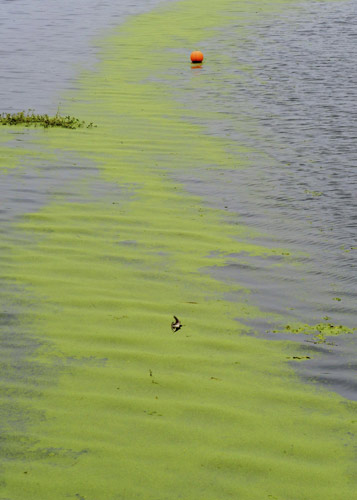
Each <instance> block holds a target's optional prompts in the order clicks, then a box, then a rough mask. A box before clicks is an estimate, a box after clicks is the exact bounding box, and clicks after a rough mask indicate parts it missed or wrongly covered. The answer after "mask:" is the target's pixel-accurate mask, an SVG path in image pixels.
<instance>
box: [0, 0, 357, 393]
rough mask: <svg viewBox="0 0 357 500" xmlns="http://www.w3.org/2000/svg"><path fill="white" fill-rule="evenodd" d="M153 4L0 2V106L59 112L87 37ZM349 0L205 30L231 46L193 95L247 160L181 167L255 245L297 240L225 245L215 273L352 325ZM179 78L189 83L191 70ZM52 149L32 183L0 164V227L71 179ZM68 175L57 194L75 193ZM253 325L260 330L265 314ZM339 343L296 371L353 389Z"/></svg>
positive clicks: (212, 128)
mask: <svg viewBox="0 0 357 500" xmlns="http://www.w3.org/2000/svg"><path fill="white" fill-rule="evenodd" d="M157 3H158V2H156V1H154V0H153V1H145V2H139V1H137V2H135V3H133V2H130V1H126V2H120V4H118V3H116V2H98V1H94V0H93V1H92V0H86V1H84V0H81V1H78V2H69V1H67V0H66V1H64V2H56V1H54V0H52V1H50V2H46V4H44V3H43V2H40V1H39V0H31V2H30V1H20V0H14V1H4V0H2V1H0V9H1V15H0V47H1V49H0V50H1V60H2V72H1V86H0V103H1V111H11V112H12V111H19V110H22V109H29V108H33V109H36V111H38V112H49V113H53V112H56V110H57V108H58V106H59V105H60V97H59V96H60V95H61V92H63V91H64V90H66V89H69V88H74V87H75V79H74V76H75V75H76V74H77V73H78V70H80V69H81V68H94V67H95V60H96V47H95V44H94V45H93V44H92V43H90V42H91V41H92V39H93V37H96V36H99V35H100V34H101V32H102V31H103V30H104V29H106V28H108V27H109V26H114V25H117V24H118V23H120V22H122V21H123V20H125V18H126V16H128V15H129V14H133V13H136V12H140V11H143V10H144V9H149V8H151V7H152V6H153V5H154V4H157ZM356 9H357V6H356V3H355V2H354V1H341V2H336V3H335V2H331V3H325V2H313V3H306V4H304V3H300V4H299V3H298V4H297V8H294V9H292V10H289V12H287V13H286V14H284V15H282V14H278V15H275V16H274V17H271V18H266V17H265V18H264V17H263V16H262V17H261V18H259V16H258V18H257V19H258V20H257V21H256V20H255V21H254V25H252V24H250V23H249V22H248V21H247V23H246V24H245V25H242V26H232V27H231V33H230V36H227V32H226V31H225V32H222V33H218V35H217V39H215V40H214V42H212V40H211V41H209V42H208V43H207V47H206V51H208V52H209V51H211V52H212V53H213V51H216V52H217V51H221V52H222V53H229V54H231V57H232V61H233V63H232V64H231V65H226V64H225V63H224V62H222V65H221V67H220V74H219V79H220V80H219V82H218V83H219V85H220V87H217V88H215V86H214V79H215V78H217V75H214V74H212V73H211V72H212V68H210V66H209V62H206V64H205V66H204V67H203V69H202V71H201V73H200V75H199V77H198V78H199V79H200V81H201V85H200V94H199V97H197V99H196V104H197V106H204V107H205V108H206V109H211V110H213V111H215V112H219V111H220V110H224V111H223V112H222V119H221V120H218V121H217V122H216V123H213V124H212V123H211V124H209V123H203V125H204V126H207V130H208V132H207V133H210V134H213V135H221V136H224V137H227V138H228V139H230V140H234V141H236V142H237V143H239V144H244V145H246V146H249V151H247V152H246V153H244V154H242V155H241V158H240V160H244V162H245V164H246V168H244V169H240V170H231V171H225V173H224V178H222V176H221V175H220V173H218V172H217V175H215V174H214V171H210V172H209V173H207V172H206V171H202V172H197V171H195V172H194V173H193V175H192V176H191V177H190V178H188V177H187V175H185V176H181V177H180V176H178V179H179V180H181V181H182V182H184V183H185V185H186V186H187V189H189V190H190V191H192V192H194V193H197V194H199V195H201V196H203V197H204V199H206V200H207V203H210V204H212V205H214V206H216V207H219V208H224V209H225V210H227V211H230V212H232V213H235V214H237V221H238V222H240V223H243V224H246V225H247V226H249V227H252V228H254V229H257V230H258V231H259V233H260V235H259V236H257V237H256V238H255V239H256V241H257V242H258V243H262V244H263V245H265V246H277V247H283V248H286V249H287V250H288V251H291V253H296V252H301V256H300V257H298V258H297V259H295V262H298V264H299V265H298V266H296V265H289V264H284V265H283V266H280V265H279V266H276V264H280V261H279V262H277V261H276V260H275V259H273V258H271V259H257V258H253V257H249V256H244V259H242V256H241V255H232V256H231V257H230V259H229V261H227V266H226V267H225V268H220V269H217V270H214V271H213V273H214V275H215V276H216V277H217V278H218V279H223V280H231V281H237V282H239V283H240V284H243V285H246V286H247V288H249V289H250V290H251V291H252V293H251V295H250V298H249V301H250V303H253V304H256V305H258V306H259V307H260V308H261V309H262V310H263V311H264V310H265V311H267V312H269V313H270V312H274V313H277V314H281V315H283V316H287V317H289V318H291V319H292V320H294V319H295V320H297V321H303V322H306V323H311V324H314V323H318V322H321V321H322V318H324V317H328V318H329V321H331V322H332V323H334V324H344V325H347V326H350V327H355V326H357V321H356V314H355V304H356V290H357V269H356V267H357V266H356V262H357V259H356V256H357V230H356V226H357V222H356V219H357V215H356V214H357V211H356V208H357V206H356V205H357V173H356V156H357V155H356V136H357V130H356V102H357V99H356V98H357V95H356V94H357V90H356V89H357V87H356V79H357V69H356V65H355V61H356V55H357V54H356V51H357V49H356V43H355V40H356V36H357V28H356V23H355V22H354V20H355V18H356ZM208 61H209V58H208ZM247 66H248V67H249V71H247ZM188 78H189V80H186V81H185V82H184V84H185V86H186V87H187V92H190V91H192V90H193V89H194V86H195V85H196V83H197V82H196V80H197V78H196V76H194V75H193V74H192V75H189V76H188ZM212 81H213V83H212ZM222 84H224V89H225V91H224V92H219V89H220V88H221V87H222ZM192 119H193V120H194V117H193V118H192ZM29 134H30V132H29ZM61 161H62V164H63V168H62V169H61V171H60V173H59V171H58V169H57V168H56V165H52V166H51V167H49V168H48V169H47V174H48V175H47V174H46V175H45V176H43V175H42V174H41V183H40V184H39V175H38V173H37V171H36V168H35V167H33V168H28V169H27V170H26V172H23V173H10V174H8V175H6V176H5V175H3V176H2V178H1V184H0V196H1V199H2V201H3V204H4V205H5V209H2V211H1V218H2V222H4V225H5V226H6V222H9V221H10V220H13V218H16V217H18V216H19V215H21V213H25V212H26V211H31V210H37V209H38V208H39V207H40V206H41V205H43V204H44V203H46V202H47V201H48V197H49V196H55V195H57V194H58V193H59V192H60V191H61V189H62V187H63V186H65V185H66V186H68V183H67V180H68V178H71V176H72V173H71V171H72V169H71V166H72V164H73V162H75V161H76V159H75V158H67V159H62V160H61ZM42 171H43V170H42ZM76 173H77V174H76V175H77V176H79V177H80V176H81V172H80V170H79V169H78V168H77V169H76ZM83 175H84V174H83ZM85 175H86V176H87V175H88V170H86V173H85ZM96 175H97V174H96V169H95V167H93V170H92V171H89V177H90V179H89V180H88V182H89V183H90V184H91V185H92V186H93V189H95V190H96V196H100V195H101V192H102V191H103V193H104V192H105V191H106V189H107V188H108V187H104V186H103V189H102V191H101V187H100V185H99V184H98V182H97V181H98V179H97V178H96ZM79 177H78V178H79ZM73 181H74V184H72V187H71V188H70V190H69V191H66V195H67V196H69V197H71V196H74V197H78V196H80V195H78V194H77V191H76V187H75V182H76V179H74V178H73ZM66 189H67V187H66ZM76 199H77V198H76ZM5 226H3V227H5ZM227 298H228V299H229V300H237V297H234V296H232V297H227ZM337 298H338V299H341V300H336V299H337ZM248 326H250V327H253V328H254V330H255V331H258V332H259V333H260V334H261V335H266V332H267V331H269V329H271V328H273V326H274V324H273V322H271V323H269V321H268V320H264V321H262V322H261V323H259V324H249V325H248ZM268 335H269V334H268ZM296 340H297V341H298V342H303V343H304V342H305V339H304V338H303V337H297V338H296ZM335 343H336V344H337V345H336V346H331V345H315V346H312V345H311V344H306V348H307V349H314V350H315V351H317V352H319V354H320V357H319V358H317V359H314V360H311V363H310V364H309V365H308V366H306V364H305V365H304V368H303V369H302V368H301V369H300V371H301V373H302V376H303V377H304V378H305V379H306V380H311V379H312V380H314V381H315V382H316V381H318V382H320V383H324V384H327V385H328V387H330V388H332V389H334V390H336V391H338V392H339V393H340V394H342V395H344V396H345V397H348V398H351V399H356V398H357V381H356V375H355V359H356V354H357V344H356V341H355V340H353V338H352V337H348V338H344V339H342V338H336V339H335ZM299 366H300V365H299Z"/></svg>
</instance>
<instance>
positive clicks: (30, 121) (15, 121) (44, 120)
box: [0, 109, 95, 129]
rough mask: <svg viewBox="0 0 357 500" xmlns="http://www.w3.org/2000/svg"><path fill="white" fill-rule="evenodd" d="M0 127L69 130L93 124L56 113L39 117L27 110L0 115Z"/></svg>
mask: <svg viewBox="0 0 357 500" xmlns="http://www.w3.org/2000/svg"><path fill="white" fill-rule="evenodd" d="M0 124H1V125H24V126H25V127H30V126H31V125H33V126H35V127H37V126H39V127H44V128H50V127H62V128H69V129H76V128H92V127H93V126H95V125H93V123H89V124H86V123H85V122H84V121H81V120H79V119H78V118H75V117H74V116H69V115H67V116H61V115H60V113H59V112H58V111H57V113H56V114H55V115H54V116H48V115H47V114H45V115H39V114H36V113H35V112H34V111H33V110H31V109H29V110H28V111H27V112H26V111H19V112H18V113H1V115H0Z"/></svg>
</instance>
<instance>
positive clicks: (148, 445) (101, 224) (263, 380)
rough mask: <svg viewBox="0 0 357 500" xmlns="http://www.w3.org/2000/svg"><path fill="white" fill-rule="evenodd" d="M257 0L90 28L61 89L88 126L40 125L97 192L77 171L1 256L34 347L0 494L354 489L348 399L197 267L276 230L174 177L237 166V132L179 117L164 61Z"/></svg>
mask: <svg viewBox="0 0 357 500" xmlns="http://www.w3.org/2000/svg"><path fill="white" fill-rule="evenodd" d="M288 5H289V2H281V1H276V2H275V1H271V2H260V3H259V12H260V15H261V13H262V12H263V13H264V15H270V14H271V13H272V12H273V11H274V9H281V8H284V7H285V6H288ZM261 9H263V10H261ZM256 10H257V7H256V5H255V4H251V3H248V2H244V1H234V2H233V1H227V0H224V1H222V2H219V3H217V2H213V1H208V2H207V1H205V2H203V1H201V0H193V1H189V2H188V1H185V2H181V3H178V4H172V5H170V6H169V7H168V8H162V9H158V10H156V11H154V12H152V13H149V14H145V15H141V16H137V17H135V18H133V19H132V20H131V21H130V22H128V23H127V24H126V25H125V26H124V27H123V28H121V29H120V30H118V32H117V33H114V34H113V35H112V36H111V37H109V38H107V39H106V40H105V41H103V42H102V43H101V48H102V49H101V50H102V53H101V57H102V62H101V63H100V65H99V67H98V72H95V73H91V74H88V75H86V76H85V77H84V78H83V80H82V90H81V92H80V93H79V94H77V95H75V96H72V98H73V99H75V101H74V102H72V103H71V102H70V101H69V104H68V108H69V109H68V111H69V112H70V113H71V114H74V115H75V116H81V117H82V116H83V118H84V119H85V120H86V121H88V122H91V121H93V122H95V123H96V124H97V125H98V128H96V129H93V130H86V129H83V130H82V129H80V130H76V131H66V130H51V131H50V132H43V136H42V137H41V135H40V134H39V133H38V134H37V136H36V137H37V139H36V144H37V146H38V145H41V147H42V148H43V149H44V150H45V151H46V154H51V153H52V154H54V153H56V154H57V156H59V157H62V155H63V157H67V155H68V154H72V155H76V156H77V157H78V158H79V159H80V162H81V163H80V167H79V166H78V168H81V169H83V168H85V167H87V166H89V165H92V163H93V162H95V163H96V165H97V166H98V168H99V178H100V180H101V182H102V183H105V185H106V186H107V193H106V194H104V195H102V196H101V197H96V196H94V195H93V194H91V191H90V190H88V189H87V188H88V184H87V180H86V179H83V181H82V182H81V183H80V185H79V187H78V190H79V191H81V193H82V195H83V193H85V194H86V201H85V202H84V201H83V198H82V199H81V201H76V200H73V199H70V198H69V197H68V196H66V195H65V194H63V193H62V194H61V193H60V194H58V195H57V196H54V197H53V199H52V200H51V203H49V204H48V205H47V206H45V207H44V208H42V209H41V210H39V211H37V212H35V213H32V214H28V215H26V216H24V217H23V218H22V220H21V222H20V223H18V224H17V225H16V226H15V227H14V228H13V235H14V239H13V240H10V241H9V244H8V246H9V250H8V251H7V253H6V260H5V262H4V266H3V270H4V274H5V275H6V277H7V280H8V282H11V283H16V286H17V288H22V289H23V290H24V291H26V294H25V295H24V296H25V297H27V305H29V304H28V302H29V299H28V297H31V298H32V303H30V305H31V307H28V309H29V310H27V311H25V312H24V313H23V315H22V318H23V325H24V324H25V322H26V324H27V325H30V330H31V335H32V336H33V338H34V341H35V340H36V342H37V343H38V347H36V350H35V351H34V352H33V353H32V355H31V356H29V359H30V361H31V363H32V366H33V367H34V370H33V373H32V378H31V377H30V382H29V381H27V380H26V379H22V380H21V382H20V381H19V380H18V379H17V380H16V379H15V380H13V379H10V378H9V379H8V380H6V381H5V383H4V385H5V387H4V391H5V394H6V395H7V397H9V398H10V400H11V387H14V384H16V398H17V401H18V403H19V405H20V406H19V408H18V409H15V408H13V407H11V404H10V405H9V406H10V407H9V408H8V409H7V410H6V411H7V413H6V415H12V416H13V420H12V421H11V422H10V423H9V425H8V426H7V429H6V437H7V441H6V443H7V444H6V449H4V448H3V451H2V457H3V460H2V466H3V482H2V484H1V496H2V498H4V499H5V498H9V499H10V498H11V500H24V499H26V500H27V499H31V500H32V499H34V500H35V499H36V500H48V499H49V498H51V500H57V499H58V500H60V499H61V500H62V499H64V498H73V499H76V498H82V499H84V498H85V499H91V500H99V499H106V500H107V499H108V500H114V499H125V500H131V499H134V498H136V499H142V500H164V499H170V500H172V499H179V498H181V499H184V500H190V499H192V500H198V499H202V500H218V499H219V500H223V499H232V498H237V499H238V498H239V499H244V500H261V499H264V498H267V499H268V498H275V499H282V500H286V499H289V500H290V499H291V500H303V499H306V500H307V499H314V500H319V499H321V500H330V499H331V500H332V499H333V500H336V499H341V500H345V499H347V498H353V496H354V494H355V491H356V490H355V488H356V479H355V478H356V475H355V473H354V470H353V446H352V439H353V434H352V429H353V425H355V423H354V424H353V422H352V420H353V410H354V409H355V405H354V404H353V403H349V404H348V405H347V404H346V403H345V401H344V400H343V399H342V398H340V397H338V396H336V395H333V394H330V393H328V392H325V391H322V390H321V391H317V390H315V389H314V388H313V387H310V386H305V385H303V384H302V383H301V382H300V381H299V379H298V378H297V377H296V376H295V374H294V372H293V370H292V368H291V367H290V366H288V364H287V362H286V343H284V342H268V341H265V340H261V339H258V338H254V337H247V336H244V335H241V332H243V331H244V327H243V326H242V325H240V324H239V323H238V322H237V321H236V320H235V319H234V318H237V317H239V318H242V319H244V318H245V317H247V316H250V317H253V316H257V317H259V315H261V314H262V313H261V312H260V311H258V310H257V309H255V308H252V307H249V305H247V303H246V302H245V301H244V302H242V303H241V304H239V303H232V302H228V301H225V300H224V294H225V293H226V292H230V291H232V285H230V284H225V283H220V282H218V281H217V280H215V279H213V278H212V277H210V276H209V275H207V274H202V273H201V272H200V269H202V268H205V267H207V266H211V265H223V264H224V262H225V256H226V255H228V254H230V253H239V252H247V253H251V254H255V255H258V254H259V255H269V254H271V253H274V254H276V253H280V254H283V253H286V249H285V250H284V249H279V248H276V249H269V248H263V247H259V246H258V245H255V244H253V243H251V242H250V241H249V230H248V228H242V227H241V226H239V225H238V224H237V222H236V221H235V220H232V219H231V223H229V222H228V221H227V217H226V215H225V214H223V213H222V212H221V211H219V210H212V209H209V208H207V207H206V206H205V205H204V204H203V202H202V200H201V199H199V198H196V197H193V196H190V195H188V194H187V193H185V191H184V190H183V189H182V187H180V185H177V184H175V183H174V182H173V181H172V180H171V177H170V175H171V173H172V172H173V171H175V170H176V169H177V170H178V169H185V168H186V169H194V168H195V167H198V166H199V167H202V166H207V168H217V169H222V172H224V170H225V169H226V168H239V165H240V147H237V145H235V144H231V143H230V142H229V141H226V140H221V139H218V138H212V137H210V136H209V135H208V134H206V133H205V131H204V129H203V127H201V126H199V125H194V124H192V123H189V122H188V120H187V118H188V112H187V109H185V108H184V107H183V106H182V105H181V104H180V103H179V101H177V100H175V99H174V98H173V89H172V86H171V85H169V84H168V83H167V82H165V81H164V80H163V78H162V77H163V74H164V73H166V74H168V75H169V74H170V68H171V67H172V66H174V67H176V68H177V67H178V66H179V67H180V68H181V69H180V71H181V72H182V78H190V77H191V76H190V75H191V73H190V71H191V69H190V65H189V64H188V61H187V55H188V56H189V53H190V50H191V48H192V47H194V46H200V47H203V44H204V42H203V41H204V40H206V39H211V41H214V37H215V36H217V32H216V30H215V28H216V27H217V26H222V27H223V26H224V25H225V24H227V23H230V22H232V19H233V20H234V21H235V22H242V23H244V24H245V26H246V29H249V25H254V19H255V15H256ZM216 57H217V59H218V56H216ZM209 60H210V57H207V58H206V64H207V61H209ZM211 60H212V62H211V64H212V67H211V71H213V72H214V70H215V67H216V64H217V62H215V60H214V58H211ZM213 85H215V83H214V82H213ZM217 90H220V85H219V84H217ZM178 91H180V92H183V91H182V90H178ZM183 95H184V92H183ZM195 113H198V115H197V116H202V117H204V119H205V120H208V119H209V117H207V116H206V115H205V113H204V110H203V111H202V115H200V114H199V113H200V111H199V110H195ZM243 146H244V145H243ZM228 150H229V151H230V153H229V154H227V151H228ZM99 178H98V182H99ZM113 186H118V187H120V191H119V189H118V194H117V195H116V194H115V190H113ZM120 193H122V195H121V194H120ZM231 217H233V216H231ZM20 242H21V244H20ZM237 287H238V285H237ZM9 293H10V291H9ZM13 293H14V292H13ZM16 297H17V300H18V301H19V302H21V300H22V298H21V297H22V295H21V293H19V294H18V295H17V296H16ZM174 314H175V315H177V316H178V317H179V318H180V319H181V320H182V322H183V324H184V326H183V328H182V329H181V330H180V331H179V332H177V333H176V334H173V333H172V332H171V328H170V323H171V321H172V316H173V315H174ZM30 354H31V353H30ZM41 368H42V370H41ZM19 371H20V372H21V369H19ZM29 383H32V384H33V385H35V386H36V391H32V392H31V393H29V391H28V385H29ZM16 411H18V412H19V414H20V413H21V415H20V416H21V418H18V420H16ZM354 422H355V421H354Z"/></svg>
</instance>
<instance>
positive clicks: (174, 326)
mask: <svg viewBox="0 0 357 500" xmlns="http://www.w3.org/2000/svg"><path fill="white" fill-rule="evenodd" d="M174 320H175V321H173V322H172V323H171V330H172V331H173V332H177V331H178V330H179V329H180V328H181V327H182V323H181V321H180V320H179V319H178V318H177V316H174Z"/></svg>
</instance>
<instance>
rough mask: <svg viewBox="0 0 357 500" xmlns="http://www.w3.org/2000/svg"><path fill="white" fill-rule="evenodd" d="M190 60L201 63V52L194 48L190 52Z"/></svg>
mask: <svg viewBox="0 0 357 500" xmlns="http://www.w3.org/2000/svg"><path fill="white" fill-rule="evenodd" d="M191 61H192V62H193V63H201V62H202V61H203V54H202V52H201V51H200V50H194V51H193V52H192V53H191Z"/></svg>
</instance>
